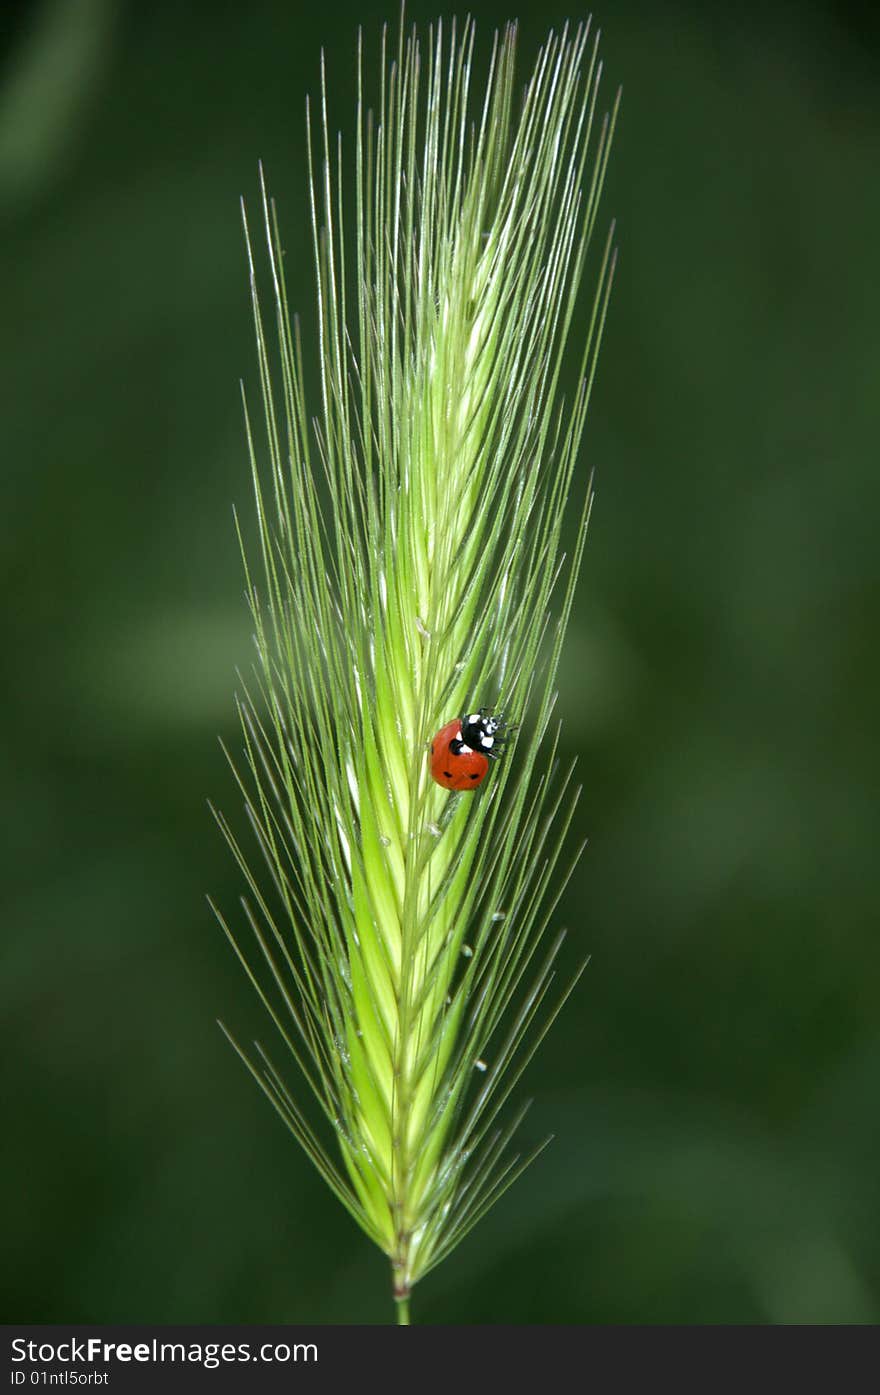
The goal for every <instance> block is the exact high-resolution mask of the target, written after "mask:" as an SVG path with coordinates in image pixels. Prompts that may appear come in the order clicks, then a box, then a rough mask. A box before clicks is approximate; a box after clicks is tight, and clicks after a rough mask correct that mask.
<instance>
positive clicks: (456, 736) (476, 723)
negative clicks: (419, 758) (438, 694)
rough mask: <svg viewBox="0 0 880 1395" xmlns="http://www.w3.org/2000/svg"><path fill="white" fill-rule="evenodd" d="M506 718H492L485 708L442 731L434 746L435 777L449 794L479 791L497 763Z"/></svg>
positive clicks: (432, 760) (456, 720)
mask: <svg viewBox="0 0 880 1395" xmlns="http://www.w3.org/2000/svg"><path fill="white" fill-rule="evenodd" d="M505 725H506V723H505V721H504V718H503V717H502V716H500V715H499V716H497V717H490V716H489V709H488V708H487V707H481V708H480V710H479V712H472V713H471V714H470V716H466V717H456V719H455V721H454V722H447V723H446V726H445V727H441V728H440V730H439V731H438V733H437V735H436V736H435V737H434V740H433V741H432V742H431V775H432V776H433V778H434V779H435V780H436V781H437V784H438V785H442V786H443V788H444V789H447V790H475V789H476V788H477V785H479V784H482V782H483V780H485V778H486V776H487V775H488V773H489V761H490V760H497V759H498V757H499V755H500V754H501V752H500V750H499V747H500V746H501V745H503V743H504V741H505V739H506V738H505V736H504V727H505Z"/></svg>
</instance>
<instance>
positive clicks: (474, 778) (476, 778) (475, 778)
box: [471, 775, 480, 780]
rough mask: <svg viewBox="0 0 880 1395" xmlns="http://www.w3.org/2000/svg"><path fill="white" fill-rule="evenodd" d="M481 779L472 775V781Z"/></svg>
mask: <svg viewBox="0 0 880 1395" xmlns="http://www.w3.org/2000/svg"><path fill="white" fill-rule="evenodd" d="M479 778H480V777H479V775H472V776H471V779H472V780H479Z"/></svg>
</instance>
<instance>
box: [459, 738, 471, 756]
mask: <svg viewBox="0 0 880 1395" xmlns="http://www.w3.org/2000/svg"><path fill="white" fill-rule="evenodd" d="M458 754H459V755H460V756H472V755H473V754H474V748H473V746H466V745H465V744H464V742H463V741H462V743H461V748H460V749H459V752H458Z"/></svg>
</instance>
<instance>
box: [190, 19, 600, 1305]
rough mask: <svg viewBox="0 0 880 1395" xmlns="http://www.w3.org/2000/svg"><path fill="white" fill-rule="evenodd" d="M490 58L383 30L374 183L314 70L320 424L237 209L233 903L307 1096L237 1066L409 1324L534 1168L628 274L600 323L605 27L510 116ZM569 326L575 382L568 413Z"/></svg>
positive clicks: (249, 966) (277, 276) (549, 62)
mask: <svg viewBox="0 0 880 1395" xmlns="http://www.w3.org/2000/svg"><path fill="white" fill-rule="evenodd" d="M473 46H474V30H473V26H472V25H471V24H470V22H468V23H466V24H465V25H464V27H463V29H462V30H461V32H460V33H459V32H457V30H456V29H455V27H453V29H452V32H451V34H450V36H449V39H448V41H447V38H446V36H445V34H444V31H443V29H442V27H441V26H439V25H438V26H437V28H436V30H435V31H433V32H432V33H431V34H430V35H429V38H428V42H427V45H426V47H425V48H422V47H421V46H420V44H419V42H418V40H417V38H416V36H415V34H413V35H412V36H409V37H407V36H405V35H404V33H403V30H401V33H400V37H399V41H398V44H397V49H396V53H395V54H394V55H391V54H389V53H388V52H387V51H386V48H385V44H384V42H383V55H382V69H381V71H382V78H381V87H380V92H379V101H378V111H377V113H376V115H375V116H373V115H372V114H370V112H369V111H368V109H367V100H366V96H365V93H364V83H363V74H364V71H365V64H364V61H363V58H362V55H359V74H360V77H359V101H358V121H357V134H356V141H355V161H354V164H355V178H354V186H353V189H351V188H349V186H348V184H347V182H346V178H345V174H344V171H345V169H346V168H347V165H346V161H345V160H344V158H343V155H342V147H341V141H340V143H339V147H338V149H337V150H334V149H333V148H332V146H331V141H330V136H329V121H328V114H327V98H326V88H325V85H324V83H323V81H322V94H321V104H320V115H319V119H318V121H317V122H315V121H314V120H313V118H312V116H311V115H309V118H308V128H309V149H310V152H311V158H310V191H311V192H310V210H311V224H312V236H313V246H314V256H315V267H316V278H317V302H318V314H319V326H320V329H319V344H318V355H319V361H320V369H321V378H320V381H321V401H320V412H319V416H318V421H317V423H316V425H315V426H314V428H313V424H312V421H311V417H310V413H309V410H308V408H307V404H306V393H305V388H304V381H303V366H302V346H301V344H300V341H299V331H298V327H297V325H296V323H295V321H293V320H292V319H291V315H290V311H289V305H288V296H287V288H286V285H285V277H284V256H283V247H282V242H281V236H280V232H279V228H278V223H277V219H276V215H275V209H274V205H273V204H272V203H271V201H270V200H269V198H268V195H267V193H266V190H265V186H263V190H262V209H261V215H262V216H261V221H262V225H263V231H264V235H265V260H266V271H267V273H268V284H269V287H270V291H271V297H270V298H271V310H270V312H269V313H268V314H267V313H266V312H264V310H263V306H262V300H261V294H260V289H259V285H260V279H261V278H260V276H259V275H258V272H257V256H256V252H255V249H254V245H253V243H252V239H251V234H250V230H249V225H248V222H247V220H245V234H246V238H247V247H248V257H249V264H250V271H251V288H252V295H253V304H254V317H255V326H256V335H257V347H258V359H259V366H260V380H261V393H262V407H263V412H262V416H263V435H262V439H260V440H258V439H257V437H256V434H255V432H254V430H253V429H252V425H251V419H250V416H249V414H247V412H246V422H247V434H248V445H249V450H250V456H251V465H252V472H253V480H254V492H255V501H256V513H257V524H258V549H257V550H258V558H257V566H256V568H252V566H251V564H250V562H249V561H248V559H247V557H246V558H245V568H246V578H247V588H248V597H249V603H250V608H251V613H252V616H253V622H254V628H255V640H256V648H257V664H256V669H255V682H254V684H253V685H252V687H250V688H245V690H244V692H243V694H242V696H241V698H240V700H239V707H240V712H241V718H242V730H243V735H244V761H243V764H241V766H240V768H239V767H237V766H234V767H233V768H234V769H236V774H237V778H238V781H239V786H240V788H241V791H242V794H243V796H244V799H245V807H246V812H247V817H248V820H249V823H250V826H251V830H252V833H253V836H254V840H255V846H256V848H257V850H258V852H259V855H260V856H259V858H258V859H257V861H256V862H255V861H254V859H253V857H252V855H251V854H250V853H248V852H246V851H245V850H244V848H243V845H242V843H241V841H240V839H239V837H238V835H237V834H235V833H234V832H233V830H232V828H231V826H230V825H229V824H228V822H227V821H226V820H225V819H224V818H223V816H222V815H219V814H218V815H217V817H218V820H219V822H220V825H221V828H222V830H223V833H224V835H225V836H226V838H227V840H228V842H229V845H230V847H231V849H232V852H233V854H234V856H235V857H236V859H237V861H238V863H239V866H240V868H241V871H242V874H243V876H244V878H245V882H246V885H247V888H248V897H247V898H246V901H245V915H246V920H247V923H248V925H249V927H250V930H251V932H252V934H253V944H252V945H248V946H246V945H245V943H244V942H243V941H241V940H240V939H239V938H238V937H237V936H235V935H233V933H232V931H231V930H230V928H229V926H228V924H227V922H226V920H225V919H224V918H223V917H222V916H221V917H220V919H221V924H222V925H223V928H224V930H225V931H226V933H227V935H228V936H229V938H230V941H231V942H232V944H233V947H234V949H235V951H236V953H237V955H238V957H239V960H240V962H241V963H242V966H243V967H244V969H245V972H246V973H247V975H248V978H249V979H250V981H251V983H252V985H253V987H254V988H255V990H256V991H257V993H258V995H259V997H260V999H261V1001H262V1003H263V1005H264V1006H265V1008H266V1010H267V1011H268V1013H269V1014H270V1016H271V1018H272V1021H273V1023H274V1025H275V1027H276V1028H277V1030H278V1031H279V1033H280V1035H281V1038H282V1040H283V1041H284V1043H285V1045H286V1047H287V1049H288V1050H289V1051H290V1053H291V1055H292V1056H293V1058H294V1061H295V1063H296V1065H297V1067H298V1069H299V1071H300V1073H301V1075H302V1077H303V1078H304V1085H305V1090H304V1093H303V1091H301V1092H300V1093H301V1094H303V1102H301V1100H300V1099H299V1098H298V1097H297V1094H295V1093H294V1092H293V1091H291V1090H289V1089H288V1087H287V1086H286V1085H285V1083H284V1081H283V1078H282V1076H281V1074H280V1073H279V1072H278V1071H277V1070H276V1068H275V1066H274V1065H273V1064H272V1062H271V1061H270V1060H269V1058H268V1056H267V1055H266V1053H265V1052H263V1050H262V1048H258V1053H257V1058H256V1059H252V1058H244V1057H243V1059H245V1061H246V1064H247V1065H248V1067H249V1069H250V1070H251V1072H252V1074H253V1075H254V1077H255V1079H256V1080H257V1082H258V1083H259V1084H260V1086H261V1088H262V1089H263V1090H264V1092H265V1093H266V1094H267V1096H268V1097H269V1099H270V1100H271V1102H272V1103H273V1105H274V1106H275V1108H276V1110H277V1111H278V1113H279V1114H280V1115H281V1117H282V1119H283V1120H284V1122H285V1123H286V1124H287V1126H288V1127H289V1128H290V1129H291V1131H292V1133H293V1134H294V1136H295V1137H296V1138H297V1139H298V1141H299V1142H300V1144H301V1145H302V1146H303V1148H304V1149H305V1150H306V1152H307V1153H308V1155H309V1157H310V1158H311V1159H312V1161H313V1162H314V1163H315V1165H316V1166H317V1167H318V1169H319V1171H320V1172H321V1174H322V1175H323V1176H324V1178H325V1180H326V1181H327V1183H328V1185H329V1186H330V1187H331V1189H332V1191H333V1192H334V1194H335V1195H336V1196H337V1198H338V1199H339V1200H340V1201H341V1202H342V1203H343V1205H345V1206H346V1207H347V1209H348V1210H349V1211H350V1213H351V1214H352V1216H353V1217H354V1219H355V1220H356V1221H357V1222H358V1224H359V1225H360V1226H361V1227H362V1229H363V1230H364V1231H365V1232H366V1234H367V1235H368V1236H369V1237H370V1238H371V1239H372V1240H373V1241H374V1242H375V1243H376V1244H377V1245H379V1246H380V1247H381V1248H382V1249H383V1250H384V1252H385V1253H386V1254H387V1255H388V1257H389V1260H390V1262H391V1268H392V1276H393V1290H394V1296H395V1299H396V1305H397V1316H398V1321H399V1322H401V1323H408V1321H409V1301H408V1300H409V1294H410V1291H411V1288H412V1285H413V1284H414V1283H415V1282H416V1281H417V1280H418V1279H420V1278H421V1277H422V1276H423V1275H424V1274H425V1273H427V1272H428V1271H429V1270H430V1269H431V1268H432V1267H433V1266H434V1265H435V1264H436V1263H438V1262H439V1260H440V1259H441V1258H443V1257H444V1256H445V1255H446V1254H448V1253H449V1251H450V1250H451V1249H452V1248H453V1247H454V1245H455V1244H457V1243H458V1241H459V1240H460V1239H461V1238H463V1236H464V1235H465V1234H466V1233H467V1231H468V1230H469V1229H470V1227H471V1226H472V1225H473V1224H475V1222H476V1221H477V1220H478V1219H479V1217H480V1216H481V1215H483V1214H484V1213H485V1211H486V1209H487V1208H488V1207H489V1206H490V1205H492V1204H493V1203H494V1201H495V1200H497V1199H498V1197H499V1196H500V1195H501V1194H502V1193H503V1192H504V1191H505V1190H506V1188H507V1186H508V1185H509V1184H510V1182H511V1181H512V1180H513V1178H514V1177H515V1176H516V1175H518V1173H519V1171H521V1170H522V1167H523V1166H525V1165H526V1163H527V1162H528V1161H529V1160H530V1159H528V1158H527V1159H525V1160H522V1159H520V1158H519V1157H518V1155H515V1154H514V1155H512V1156H511V1155H510V1153H509V1145H510V1142H511V1138H512V1133H513V1128H512V1127H510V1126H508V1125H505V1124H502V1123H501V1122H500V1115H501V1112H502V1109H503V1106H504V1104H505V1102H506V1100H507V1098H508V1095H509V1093H510V1090H511V1088H512V1087H513V1085H514V1084H515V1082H516V1080H517V1079H518V1078H519V1076H520V1074H521V1073H522V1070H523V1069H524V1066H525V1063H526V1062H527V1061H528V1059H529V1057H530V1055H531V1052H532V1051H533V1050H534V1048H535V1046H536V1045H537V1043H538V1041H540V1039H541V1036H542V1035H543V1032H544V1031H545V1030H546V1027H547V1025H548V1023H549V1021H550V1020H552V1017H553V1015H555V1013H554V1009H552V1007H551V1008H550V1010H549V1011H548V1008H547V1003H548V1001H549V1000H548V994H549V993H550V990H551V984H552V982H553V976H554V972H555V968H554V965H555V959H556V955H557V952H558V950H559V945H560V939H557V940H556V941H554V943H553V944H552V946H551V948H550V950H549V952H548V951H546V950H545V951H542V949H541V943H542V939H543V937H544V934H545V932H546V930H547V927H548V921H549V916H550V911H551V910H552V904H553V897H554V895H555V894H556V888H557V887H558V885H559V884H560V874H559V872H558V860H559V856H560V850H561V847H562V842H563V839H564V835H565V832H566V830H567V828H568V825H569V822H570V820H571V817H572V812H573V807H574V801H575V800H576V797H577V792H576V791H575V790H573V789H572V787H571V784H570V779H569V774H565V773H560V772H559V770H558V769H557V767H556V764H555V758H554V757H555V747H556V736H555V735H553V734H551V733H550V731H549V727H550V720H551V713H552V707H553V703H554V698H555V694H554V683H555V677H556V670H557V666H558V661H559V655H560V648H561V643H562V638H563V634H564V631H565V626H566V623H567V620H568V616H569V613H570V610H571V606H572V601H573V596H574V586H575V582H576V579H577V574H578V568H579V565H580V559H581V554H582V550H583V545H584V541H585V536H586V526H587V519H588V516H589V505H590V490H589V487H588V485H587V482H586V481H585V480H584V479H583V477H582V476H580V475H579V474H578V469H577V466H578V454H579V447H580V441H581V436H582V432H583V428H584V422H585V418H586V412H587V405H588V402H589V396H590V389H591V386H592V380H593V375H594V371H595V361H596V353H597V348H598V342H599V338H600V336H601V331H602V325H603V323H604V317H605V312H606V308H607V302H608V295H609V291H610V285H611V278H612V274H613V266H614V257H613V254H612V251H611V247H610V242H609V243H607V244H606V247H605V251H604V254H603V255H602V257H601V259H600V265H599V269H598V283H597V287H596V291H595V295H594V298H593V304H592V310H591V311H590V312H589V314H588V316H587V322H586V326H585V327H584V326H583V325H582V324H581V321H580V318H579V316H578V313H577V306H578V291H579V287H580V283H581V280H582V274H583V270H584V264H585V259H586V255H587V250H588V247H589V244H590V240H591V236H592V233H593V228H594V224H595V220H596V215H597V208H598V200H599V195H600V192H601V188H602V183H603V179H604V174H605V168H606V163H607V159H608V152H609V148H610V142H611V136H612V131H613V125H614V115H613V114H612V116H611V117H607V116H606V117H605V118H604V119H603V120H602V121H601V123H599V125H598V130H597V131H596V130H594V116H595V110H596V101H597V88H598V82H599V74H600V65H599V64H598V61H597V54H596V44H595V42H593V41H592V40H591V39H590V37H589V34H588V31H587V29H585V28H582V29H578V30H577V31H576V33H574V34H573V35H569V34H568V33H567V32H564V33H563V34H562V35H560V36H553V35H551V36H550V38H549V39H548V41H547V44H546V45H545V47H544V49H543V50H542V51H541V53H540V54H539V56H538V59H537V62H536V65H535V68H534V71H533V73H532V76H531V78H530V80H529V83H528V85H527V86H526V89H525V94H524V97H523V99H522V103H521V104H520V103H519V102H518V101H517V100H516V99H515V93H516V84H515V78H514V52H515V30H514V28H513V26H510V27H508V29H507V30H506V31H505V33H504V35H503V36H502V37H500V38H496V41H495V45H494V48H493V51H492V56H491V61H490V73H489V79H488V82H487V83H486V85H485V95H484V97H482V98H481V99H480V101H479V103H477V102H476V101H475V100H474V95H473V91H472V89H475V83H474V78H473ZM352 222H353V225H354V236H353V238H352V237H351V236H350V235H348V234H347V232H346V229H347V228H348V227H349V226H350V225H351V223H352ZM350 257H351V258H352V259H353V271H352V265H351V264H350ZM270 324H271V325H272V326H273V329H272V332H271V333H270ZM575 327H577V339H578V340H579V343H578V346H577V350H576V352H577V359H576V362H578V363H579V365H580V376H579V380H578V381H579V385H578V386H577V388H576V390H575V392H574V394H573V396H572V398H571V400H570V402H569V403H568V404H565V403H564V402H563V400H562V396H561V393H560V390H559V384H560V379H561V376H562V371H563V362H564V359H565V357H566V355H567V354H569V353H570V351H571V343H572V338H573V331H574V329H575ZM572 494H574V496H575V500H576V502H575V507H576V508H579V510H580V524H579V527H578V529H577V534H576V542H575V545H574V548H573V551H572V553H571V555H570V556H569V558H568V559H567V561H566V559H564V558H563V556H562V554H561V550H560V540H561V535H562V524H563V514H564V510H565V508H566V504H567V502H568V500H569V498H570V496H571V495H572ZM560 579H561V584H560ZM554 609H555V615H554ZM479 707H494V708H496V709H498V708H503V709H504V710H505V711H506V712H507V714H508V716H509V717H510V718H511V719H513V720H515V721H516V723H518V724H519V728H520V729H519V734H518V738H517V740H516V743H515V745H513V746H512V747H511V748H509V749H508V753H507V755H506V756H505V758H504V759H502V760H501V761H499V762H497V763H496V764H495V765H494V767H493V769H492V772H491V774H490V776H489V778H488V779H487V780H486V781H485V784H484V785H482V786H481V787H480V789H479V790H478V791H474V792H469V793H467V794H462V795H458V794H450V793H449V791H447V790H446V789H443V788H441V787H440V786H439V785H437V784H435V783H434V781H433V780H432V778H431V774H430V769H429V762H428V747H429V745H430V742H431V738H432V736H433V734H434V733H435V732H436V731H437V730H438V729H439V728H440V727H441V726H442V725H443V724H444V723H446V722H447V721H449V720H450V719H452V718H454V717H457V716H459V715H461V714H462V713H464V712H470V711H475V710H476V709H477V708H479ZM562 884H564V882H563V883H562ZM548 899H549V900H550V903H551V904H550V905H548ZM218 914H219V913H218ZM240 1054H242V1055H243V1053H240ZM310 1105H311V1106H313V1108H310V1107H309V1106H310ZM520 1117H521V1115H520V1116H517V1119H516V1120H515V1123H516V1122H518V1120H519V1118H520ZM334 1138H335V1143H334V1141H333V1140H334Z"/></svg>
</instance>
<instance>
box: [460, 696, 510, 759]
mask: <svg viewBox="0 0 880 1395" xmlns="http://www.w3.org/2000/svg"><path fill="white" fill-rule="evenodd" d="M505 726H506V723H505V721H504V718H503V716H502V715H501V713H498V715H497V716H495V717H493V716H490V714H489V709H488V707H481V708H480V710H479V712H471V713H469V714H468V715H467V716H465V717H462V719H461V740H462V743H463V745H465V746H469V747H470V749H471V750H472V751H479V752H480V753H481V755H484V756H491V757H492V758H493V759H494V757H495V756H497V755H498V754H499V751H498V748H499V746H501V745H502V744H503V742H504V740H505V736H504V728H505Z"/></svg>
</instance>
